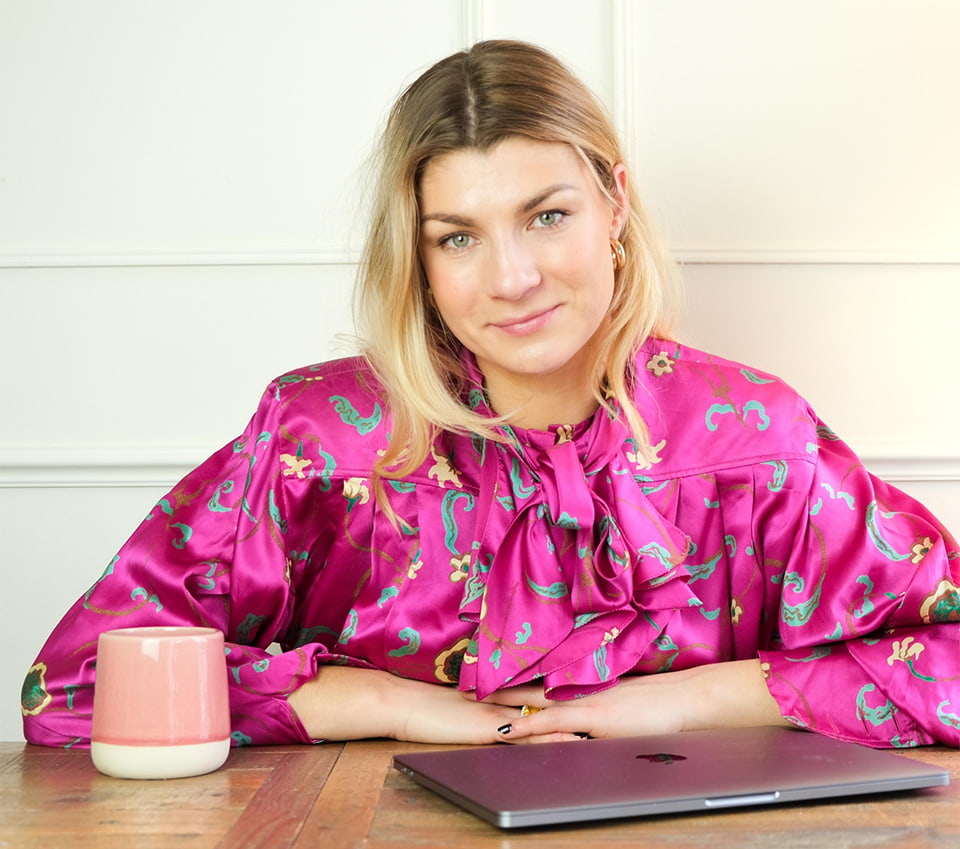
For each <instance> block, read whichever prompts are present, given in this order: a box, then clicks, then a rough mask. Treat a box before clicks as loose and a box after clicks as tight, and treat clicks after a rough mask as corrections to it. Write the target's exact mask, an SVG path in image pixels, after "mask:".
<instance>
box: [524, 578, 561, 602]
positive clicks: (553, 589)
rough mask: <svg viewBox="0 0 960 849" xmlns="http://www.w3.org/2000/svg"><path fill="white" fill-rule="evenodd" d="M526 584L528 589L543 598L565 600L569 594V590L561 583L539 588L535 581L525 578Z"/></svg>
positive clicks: (557, 582)
mask: <svg viewBox="0 0 960 849" xmlns="http://www.w3.org/2000/svg"><path fill="white" fill-rule="evenodd" d="M526 582H527V586H528V587H530V589H532V590H533V591H534V592H535V593H536V594H537V595H539V596H543V597H544V598H566V596H568V595H569V594H570V590H569V588H568V587H567V585H566V584H565V583H564V582H563V581H556V582H554V583H552V584H550V586H548V587H545V586H541V585H540V584H538V583H536V582H535V581H532V580H530V578H529V577H526Z"/></svg>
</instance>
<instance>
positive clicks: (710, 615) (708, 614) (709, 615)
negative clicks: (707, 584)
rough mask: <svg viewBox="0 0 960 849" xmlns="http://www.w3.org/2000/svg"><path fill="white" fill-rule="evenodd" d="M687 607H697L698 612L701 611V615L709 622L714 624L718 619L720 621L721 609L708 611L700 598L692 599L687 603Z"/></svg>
mask: <svg viewBox="0 0 960 849" xmlns="http://www.w3.org/2000/svg"><path fill="white" fill-rule="evenodd" d="M687 605H688V606H689V607H695V608H696V609H697V610H698V611H700V615H701V616H702V617H703V618H704V619H707V620H709V621H710V622H713V621H715V620H716V619H718V618H719V617H720V608H719V607H718V608H716V610H707V609H706V608H705V607H704V606H703V602H702V601H700V599H698V598H691V599H690V600H689V601H688V602H687Z"/></svg>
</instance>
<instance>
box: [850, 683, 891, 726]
mask: <svg viewBox="0 0 960 849" xmlns="http://www.w3.org/2000/svg"><path fill="white" fill-rule="evenodd" d="M876 689H877V688H876V686H875V685H874V684H864V686H863V687H861V688H860V692H859V693H857V718H858V719H865V720H866V721H867V722H869V723H870V724H871V725H873V726H878V725H883V723H885V722H889V721H890V720H891V719H893V717H894V715H895V714H897V713H898V712H899V711H898V710H897V707H896V705H894V704H893V702H891V701H890V700H889V699H888V700H887V701H885V702H884V703H883V704H882V705H880V706H878V707H870V706H869V705H868V704H867V693H872V692H874V691H875V690H876Z"/></svg>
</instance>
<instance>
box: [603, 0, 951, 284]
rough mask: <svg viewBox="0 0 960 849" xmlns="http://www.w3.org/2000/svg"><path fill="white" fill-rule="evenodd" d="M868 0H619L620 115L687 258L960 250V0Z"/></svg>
mask: <svg viewBox="0 0 960 849" xmlns="http://www.w3.org/2000/svg"><path fill="white" fill-rule="evenodd" d="M863 6H864V4H863V3H862V2H858V0H836V2H833V3H830V4H826V3H815V4H812V5H811V4H806V5H805V6H803V7H802V10H801V9H799V8H798V9H797V10H794V11H792V12H791V13H790V15H789V17H790V24H789V25H784V21H785V19H786V17H787V15H786V13H784V11H783V10H782V9H779V8H778V7H776V5H775V4H769V3H765V2H763V0H734V2H731V3H728V4H722V5H717V4H712V3H709V2H707V0H692V2H690V3H687V4H666V3H655V2H653V0H613V7H612V8H613V16H612V32H611V47H612V55H613V61H614V63H615V66H614V91H615V95H614V98H613V101H614V102H613V104H612V105H613V112H614V117H615V119H616V121H617V124H618V125H619V127H620V130H621V132H622V133H623V135H624V137H625V140H626V144H627V147H628V151H629V152H630V156H629V159H630V161H631V163H632V166H633V169H634V174H635V175H636V178H637V180H638V182H639V184H640V186H641V195H642V196H643V197H644V199H645V201H646V202H647V205H648V207H649V209H650V211H651V213H652V214H653V216H654V218H655V219H656V220H657V221H658V223H659V225H660V228H661V230H662V231H663V232H664V234H665V236H666V238H667V241H668V243H669V244H670V245H671V247H672V248H673V251H674V254H675V256H676V257H677V258H678V259H679V260H680V261H681V262H684V263H688V264H705V263H711V264H728V263H738V264H796V265H822V264H846V265H853V264H857V265H861V264H914V265H930V264H939V265H958V264H960V239H958V236H957V234H958V232H960V230H958V225H960V217H958V212H957V210H958V207H957V205H956V202H955V198H956V195H957V191H960V166H958V165H957V159H956V156H955V154H954V152H953V151H954V150H956V145H957V144H958V143H960V117H958V115H960V113H957V112H956V110H950V109H949V108H945V106H944V104H945V103H947V102H949V101H950V96H951V95H950V93H951V92H952V91H954V90H955V89H956V87H957V85H960V60H958V58H957V54H956V51H955V49H954V48H953V45H952V42H951V41H950V36H949V35H947V33H952V32H954V31H955V29H956V25H957V24H958V23H960V7H957V6H956V5H951V4H950V3H945V2H939V0H938V2H932V0H927V2H923V3H916V4H907V3H894V4H885V5H882V7H876V8H875V7H874V6H871V15H872V18H871V20H872V24H871V27H870V29H869V32H867V31H865V30H864V29H863V27H862V18H863ZM691 16H694V17H697V18H698V22H697V24H696V25H693V26H691V25H690V22H689V19H690V17H691Z"/></svg>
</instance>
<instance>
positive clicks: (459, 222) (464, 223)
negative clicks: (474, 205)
mask: <svg viewBox="0 0 960 849" xmlns="http://www.w3.org/2000/svg"><path fill="white" fill-rule="evenodd" d="M569 190H572V191H577V187H576V186H574V185H571V184H570V183H557V184H556V185H554V186H549V187H547V188H546V189H544V190H543V191H542V192H538V193H537V194H536V195H534V196H533V197H532V198H530V200H528V201H527V202H526V203H524V204H523V206H521V207H520V213H521V214H526V213H528V212H532V211H533V210H534V209H536V208H537V207H538V206H540V204H542V203H543V202H544V201H545V200H547V199H548V198H550V197H552V196H553V195H555V194H556V193H557V192H563V191H569ZM428 221H439V222H440V223H441V224H450V225H451V226H453V227H471V226H472V225H473V221H471V220H470V219H469V218H464V217H463V216H462V215H455V214H454V213H452V212H430V213H426V214H423V215H421V216H420V223H421V224H426V223H427V222H428Z"/></svg>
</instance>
